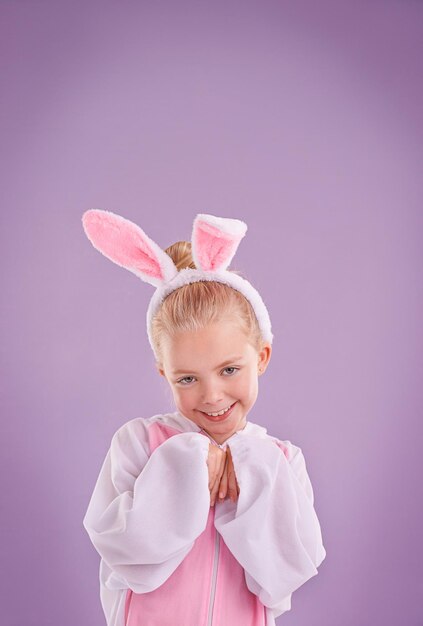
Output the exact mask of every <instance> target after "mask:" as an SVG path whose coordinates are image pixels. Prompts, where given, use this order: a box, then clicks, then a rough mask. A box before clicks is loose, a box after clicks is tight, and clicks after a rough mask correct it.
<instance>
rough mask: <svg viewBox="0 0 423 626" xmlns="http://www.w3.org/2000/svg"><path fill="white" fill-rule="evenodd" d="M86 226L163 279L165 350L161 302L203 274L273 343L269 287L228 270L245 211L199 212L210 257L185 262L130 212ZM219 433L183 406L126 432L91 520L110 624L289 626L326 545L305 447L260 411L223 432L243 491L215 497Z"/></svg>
mask: <svg viewBox="0 0 423 626" xmlns="http://www.w3.org/2000/svg"><path fill="white" fill-rule="evenodd" d="M83 226H84V229H85V232H86V234H87V236H88V237H89V239H90V240H91V242H92V243H93V245H94V246H95V247H96V248H97V249H98V250H99V251H100V252H102V253H103V254H104V255H105V256H107V257H108V258H109V259H111V260H112V261H114V262H115V263H117V264H119V265H121V266H122V267H125V268H126V269H128V270H130V271H132V272H133V273H135V274H136V275H137V276H138V277H139V278H141V279H142V280H144V281H145V282H149V283H150V284H152V285H154V286H156V292H155V293H154V294H153V297H152V299H151V301H150V304H149V308H148V311H147V331H148V336H149V340H150V344H151V346H152V348H153V350H154V346H153V344H152V341H151V334H150V324H151V320H152V319H153V317H154V313H155V312H156V311H157V309H158V307H159V306H160V304H161V302H162V300H163V298H164V297H166V295H167V294H168V293H170V292H171V291H173V289H177V288H178V287H180V286H181V285H182V284H187V283H188V282H193V281H195V280H218V281H221V282H226V283H227V284H230V285H231V286H233V287H234V288H235V289H238V290H239V291H241V292H242V293H243V294H244V295H245V297H246V298H247V299H248V300H249V301H250V303H251V305H252V306H253V308H254V311H255V313H256V315H257V319H258V321H259V324H260V328H261V330H262V334H263V338H264V339H265V340H267V341H270V342H271V340H272V332H271V327H270V319H269V315H268V312H267V309H266V307H265V305H264V302H263V300H262V299H261V297H260V295H259V294H258V292H257V291H256V290H255V289H254V288H253V287H252V285H251V284H250V283H249V282H248V281H246V280H245V279H243V278H241V277H240V276H239V275H236V274H231V273H230V272H229V271H227V269H226V268H227V267H228V265H229V262H230V261H231V259H232V257H233V255H234V254H235V252H236V249H237V246H238V244H239V242H240V240H241V239H242V237H243V236H244V234H245V232H246V225H245V224H244V223H243V222H241V221H240V220H233V219H229V218H218V217H216V216H212V215H206V214H199V215H197V217H196V219H195V221H194V227H193V234H192V241H191V243H192V253H193V259H194V262H195V265H196V267H197V268H198V269H195V270H192V269H189V268H187V269H185V270H180V271H179V272H178V270H177V269H176V267H175V265H174V263H173V261H172V259H171V258H170V257H169V256H168V255H167V254H166V253H165V252H164V251H163V250H162V249H161V248H160V247H159V246H158V245H157V244H156V243H155V242H153V241H152V240H151V239H149V238H148V237H147V235H146V234H145V233H144V232H143V231H142V230H141V229H140V228H139V227H138V226H136V225H135V224H133V223H132V222H129V221H128V220H126V219H124V218H122V217H121V216H118V215H114V214H113V213H111V212H109V211H100V210H96V209H91V210H89V211H87V212H86V213H85V214H84V216H83ZM210 442H213V443H215V444H216V445H219V444H217V443H216V442H215V441H214V440H213V438H212V437H211V436H210V434H209V433H206V431H204V430H203V429H202V428H201V427H200V426H198V425H197V424H196V423H195V422H193V421H191V420H190V419H189V418H188V417H186V416H184V415H183V414H182V413H180V412H179V411H176V412H174V413H166V414H157V415H153V416H152V417H138V418H135V419H132V420H130V421H128V422H126V423H125V424H123V426H121V427H120V428H119V429H118V430H117V431H116V433H115V434H114V436H113V438H112V441H111V445H110V448H109V450H108V452H107V454H106V457H105V459H104V461H103V464H102V467H101V470H100V473H99V476H98V479H97V482H96V484H95V487H94V490H93V493H92V496H91V499H90V502H89V505H88V509H87V511H86V514H85V517H84V520H83V525H84V528H85V529H86V531H87V533H88V535H89V537H90V539H91V541H92V543H93V545H94V547H95V549H96V550H97V552H98V553H99V555H100V557H101V559H100V598H101V604H102V608H103V611H104V614H105V618H106V622H107V626H175V625H176V626H182V625H183V626H275V618H276V617H278V616H279V615H281V614H282V613H284V612H285V611H288V610H289V609H290V608H291V596H292V593H293V592H294V591H295V590H296V589H298V588H299V587H300V586H301V585H303V584H304V583H305V582H306V581H307V580H309V579H310V578H311V577H312V576H315V575H316V574H317V573H318V571H317V568H318V567H319V565H320V564H321V563H322V561H323V560H324V558H325V556H326V550H325V548H324V546H323V542H322V534H321V528H320V524H319V520H318V517H317V514H316V511H315V508H314V495H313V488H312V485H311V482H310V478H309V476H308V473H307V469H306V463H305V459H304V455H303V453H302V451H301V449H300V448H299V447H298V446H295V445H294V444H292V443H291V442H290V441H289V440H279V439H277V438H276V437H272V436H271V435H269V434H268V433H267V430H266V428H264V427H262V426H259V425H258V424H253V423H252V422H249V421H248V422H247V423H246V425H245V427H244V428H243V429H242V430H239V431H237V432H235V433H234V434H233V435H232V436H231V437H229V438H228V439H227V440H226V441H225V442H224V443H223V444H220V445H219V447H221V448H222V449H226V447H227V446H228V445H229V446H230V450H231V454H232V460H233V464H234V470H235V474H236V478H237V481H238V485H239V489H240V493H239V496H238V500H237V501H236V502H232V501H231V500H230V499H226V500H224V501H223V502H220V501H218V500H216V503H215V506H214V507H211V506H210V492H209V488H208V468H207V458H208V452H209V444H210Z"/></svg>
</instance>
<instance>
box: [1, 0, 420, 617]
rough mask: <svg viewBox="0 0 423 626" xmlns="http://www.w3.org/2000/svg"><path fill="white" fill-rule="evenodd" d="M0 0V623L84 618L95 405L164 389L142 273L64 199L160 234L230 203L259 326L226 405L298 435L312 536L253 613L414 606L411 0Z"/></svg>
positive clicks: (97, 424)
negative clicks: (247, 383) (276, 591)
mask: <svg viewBox="0 0 423 626" xmlns="http://www.w3.org/2000/svg"><path fill="white" fill-rule="evenodd" d="M0 13H1V19H0V58H1V76H0V80H1V91H2V99H1V105H0V106H1V126H2V128H1V172H2V183H1V188H0V193H1V218H2V228H1V237H2V245H1V255H2V262H1V269H2V344H1V346H2V385H1V391H2V393H1V411H2V413H1V415H2V416H1V427H2V436H1V442H2V451H1V464H2V472H1V478H2V481H3V487H2V494H3V498H2V515H1V517H2V532H1V537H2V539H1V541H2V546H1V562H2V567H1V578H2V580H1V585H0V587H1V595H2V603H1V607H2V608H1V616H0V622H1V624H2V626H48V625H54V626H58V625H60V626H75V625H76V624H78V625H79V626H82V625H87V626H88V625H89V626H103V625H104V624H105V622H104V617H103V613H102V610H101V605H100V599H99V583H98V565H99V556H98V554H97V553H96V552H95V550H94V548H93V546H92V545H91V543H90V541H89V537H88V535H87V534H86V532H85V530H84V528H83V526H82V519H83V516H84V513H85V510H86V508H87V505H88V501H89V498H90V495H91V492H92V489H93V487H94V483H95V481H96V479H97V475H98V472H99V470H100V466H101V463H102V461H103V459H104V456H105V454H106V451H107V449H108V447H109V444H110V439H111V437H112V435H113V433H114V432H115V431H116V430H117V428H118V427H119V426H120V425H121V424H123V423H124V422H126V421H128V420H129V419H132V418H135V417H139V416H144V417H148V416H151V415H153V414H156V413H161V412H166V411H169V410H174V407H173V404H172V398H171V394H170V391H169V390H168V389H167V388H166V381H164V380H163V379H162V378H161V377H160V376H159V375H158V373H157V372H156V370H155V367H154V359H153V354H152V351H151V349H150V346H149V344H148V339H147V333H146V328H145V314H146V309H147V305H148V302H149V300H150V297H151V295H152V293H153V288H152V287H150V286H149V285H146V284H145V283H143V282H142V281H140V280H139V279H137V278H136V277H135V276H134V275H133V274H131V273H130V272H128V271H126V270H124V269H122V268H119V267H118V266H116V265H114V264H113V263H111V262H110V261H108V260H107V259H105V258H104V257H103V256H102V255H100V254H99V253H98V252H97V251H96V250H94V248H93V247H92V245H91V244H90V242H89V241H88V240H87V238H86V236H85V234H84V232H83V229H82V223H81V217H82V214H83V212H84V211H85V210H86V209H88V208H103V209H108V210H111V211H114V212H116V213H119V214H121V215H123V216H124V217H127V218H128V219H130V220H132V221H134V222H136V223H138V224H139V225H140V226H141V227H142V228H144V229H145V231H146V232H147V233H148V234H149V235H150V236H151V237H152V238H153V239H154V240H155V241H157V242H158V243H159V244H160V245H161V246H162V247H163V248H165V247H167V246H168V245H170V244H171V243H173V242H174V241H177V240H180V239H188V238H189V237H190V234H191V227H192V221H193V219H194V216H195V215H196V214H197V213H200V212H201V213H212V214H214V215H220V216H225V217H235V218H239V219H242V220H244V221H245V222H246V223H247V225H248V231H247V234H246V236H245V238H244V239H243V241H242V242H241V244H240V247H239V249H238V252H237V254H236V257H235V259H234V262H233V263H232V264H231V266H230V267H231V269H239V270H241V271H242V272H244V273H245V275H246V276H247V277H248V279H249V280H250V281H251V282H252V284H253V285H255V286H256V287H257V288H258V289H259V291H260V293H261V294H262V296H263V299H264V301H265V302H266V305H267V306H268V309H269V312H270V315H271V319H272V327H273V332H274V336H275V339H274V343H273V353H272V359H271V363H270V365H269V368H268V369H267V371H266V374H265V376H263V377H262V378H261V379H260V391H259V396H258V400H257V402H256V404H255V406H254V408H253V410H252V411H251V413H250V414H249V418H250V419H251V421H253V422H255V423H259V424H262V425H263V426H265V427H267V428H268V431H269V433H271V434H272V435H275V436H278V437H280V438H282V439H289V440H291V441H292V442H293V443H295V444H296V445H299V446H300V447H301V448H302V450H303V452H304V455H305V458H306V461H307V467H308V471H309V475H310V478H311V480H312V483H313V487H314V490H315V507H316V511H317V513H318V516H319V519H320V522H321V526H322V534H323V539H324V545H325V547H326V550H327V557H326V559H325V561H324V562H323V564H322V565H321V567H320V569H319V574H318V575H317V576H315V577H314V578H312V579H311V580H309V581H308V582H307V583H306V584H305V585H303V586H302V587H301V588H299V589H298V590H297V591H296V592H295V593H294V595H293V599H292V610H291V611H290V612H288V613H285V614H284V615H282V616H281V617H280V618H278V621H277V623H278V624H284V625H285V624H286V626H289V625H291V626H340V625H342V626H370V625H371V626H379V625H380V626H382V625H383V626H399V625H401V626H403V625H406V626H417V625H421V624H423V609H422V605H421V594H422V592H423V577H422V570H421V559H422V556H423V555H422V541H421V529H422V528H423V519H422V508H423V507H422V498H421V494H422V489H421V485H420V480H419V476H420V477H421V475H422V462H421V457H422V454H421V451H420V448H421V443H422V427H421V423H422V378H421V374H422V324H421V319H422V313H423V312H422V280H421V260H422V258H421V257H422V253H421V250H422V236H421V235H422V199H423V190H422V185H421V181H422V170H421V166H422V156H423V155H422V139H423V132H422V131H423V127H422V110H423V85H422V69H423V44H422V42H423V3H422V2H418V1H412V0H408V1H407V0H404V1H402V2H399V1H390V0H387V1H385V2H382V1H371V2H370V1H366V2H362V1H357V2H356V1H354V2H352V1H351V2H342V1H337V2H335V1H333V2H327V1H324V2H320V1H317V2H311V1H310V2H303V1H301V0H299V1H293V2H282V1H279V2H277V1H276V0H275V1H267V0H264V1H260V2H258V1H256V2H251V1H243V2H241V1H233V0H225V1H221V0H219V1H217V2H213V3H206V2H194V1H192V2H188V1H185V0H183V1H181V2H179V1H178V2H173V3H172V2H170V1H169V2H160V1H159V2H154V3H153V2H143V1H139V2H135V1H132V2H127V1H122V2H115V3H109V2H99V3H96V2H57V1H53V0H51V1H50V0H49V1H47V0H46V1H37V0H35V1H31V2H30V1H25V0H16V1H13V0H6V1H4V2H2V3H1V8H0ZM228 626H244V625H228Z"/></svg>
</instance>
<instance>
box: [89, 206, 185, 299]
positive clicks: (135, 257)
mask: <svg viewBox="0 0 423 626" xmlns="http://www.w3.org/2000/svg"><path fill="white" fill-rule="evenodd" d="M82 225H83V227H84V230H85V234H86V235H87V237H88V239H89V240H90V241H91V243H92V244H93V246H94V248H96V249H97V250H99V252H101V253H102V254H104V256H106V257H107V258H108V259H110V260H111V261H113V262H114V263H116V264H117V265H120V266H121V267H124V268H125V269H127V270H129V271H130V272H132V273H133V274H135V275H136V276H138V278H141V279H142V280H144V281H145V282H147V283H150V284H151V285H154V286H156V287H158V286H159V285H160V284H161V283H163V282H164V281H166V282H167V281H168V280H170V279H171V278H173V277H174V276H175V275H176V274H177V272H178V270H177V267H176V265H175V264H174V262H173V261H172V259H171V258H170V256H169V255H168V254H166V252H165V251H164V250H162V249H161V248H160V246H158V245H157V244H156V243H155V242H154V241H153V240H152V239H150V238H149V237H147V235H146V234H145V232H144V231H143V230H142V229H141V228H140V227H139V226H137V225H136V224H134V223H133V222H131V221H129V220H127V219H125V218H124V217H121V216H120V215H116V214H115V213H112V212H111V211H104V210H101V209H89V210H88V211H85V213H84V214H83V216H82Z"/></svg>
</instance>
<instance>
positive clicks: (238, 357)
mask: <svg viewBox="0 0 423 626" xmlns="http://www.w3.org/2000/svg"><path fill="white" fill-rule="evenodd" d="M241 359H242V356H234V357H233V358H232V359H228V360H227V361H225V362H224V363H221V364H220V365H217V367H216V369H219V368H220V367H224V366H225V365H229V363H234V362H235V361H241ZM188 372H190V373H191V374H196V373H197V372H193V371H192V370H189V369H186V370H175V371H174V372H173V374H174V375H175V376H176V375H177V374H187V373H188Z"/></svg>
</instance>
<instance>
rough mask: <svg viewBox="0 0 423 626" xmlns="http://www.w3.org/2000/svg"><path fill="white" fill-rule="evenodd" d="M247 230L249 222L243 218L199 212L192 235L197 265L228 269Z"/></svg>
mask: <svg viewBox="0 0 423 626" xmlns="http://www.w3.org/2000/svg"><path fill="white" fill-rule="evenodd" d="M246 232H247V224H245V222H242V221H241V220H236V219H231V218H229V217H216V216H215V215H208V214H206V213H199V214H198V215H197V217H196V218H195V220H194V225H193V229H192V237H191V254H192V258H193V261H194V263H195V266H196V267H197V268H198V269H202V270H205V271H218V270H226V268H227V267H228V266H229V263H230V262H231V261H232V259H233V257H234V255H235V252H236V251H237V248H238V245H239V242H240V241H241V239H242V238H243V237H244V235H245V233H246Z"/></svg>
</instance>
